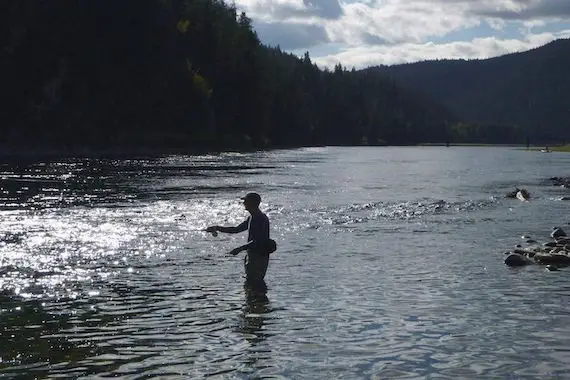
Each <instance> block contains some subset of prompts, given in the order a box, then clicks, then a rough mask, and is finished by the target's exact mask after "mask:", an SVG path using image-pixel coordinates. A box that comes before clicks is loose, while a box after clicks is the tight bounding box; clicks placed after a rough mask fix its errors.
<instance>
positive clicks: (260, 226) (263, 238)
mask: <svg viewBox="0 0 570 380" xmlns="http://www.w3.org/2000/svg"><path fill="white" fill-rule="evenodd" d="M241 199H242V200H243V205H244V207H245V209H246V210H247V211H248V212H249V214H250V216H249V217H248V218H247V219H246V220H244V221H243V222H242V223H241V224H239V225H238V226H235V227H223V226H210V227H208V228H206V232H210V233H212V234H213V235H214V236H215V235H216V234H217V232H218V231H219V232H224V233H229V234H236V233H239V232H244V231H246V230H247V231H248V237H247V243H246V244H244V245H242V246H239V247H237V248H234V249H232V250H231V251H230V254H231V255H234V256H235V255H237V254H238V253H240V252H241V251H247V255H246V256H245V259H244V267H245V275H246V282H247V283H249V284H250V285H254V286H261V287H265V281H264V278H265V273H266V272H267V266H268V265H269V252H268V251H267V243H268V241H269V238H270V237H269V218H268V217H267V215H265V214H264V213H263V212H262V211H261V210H260V209H259V204H260V203H261V196H260V195H259V194H257V193H248V194H247V195H246V196H245V197H243V198H241Z"/></svg>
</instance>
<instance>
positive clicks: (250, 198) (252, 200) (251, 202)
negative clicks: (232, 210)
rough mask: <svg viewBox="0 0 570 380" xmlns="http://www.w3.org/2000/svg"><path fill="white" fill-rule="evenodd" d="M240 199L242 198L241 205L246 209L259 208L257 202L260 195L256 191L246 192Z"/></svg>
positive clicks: (259, 200) (259, 201) (258, 202)
mask: <svg viewBox="0 0 570 380" xmlns="http://www.w3.org/2000/svg"><path fill="white" fill-rule="evenodd" d="M241 199H242V200H243V205H244V206H245V209H246V210H247V211H251V210H255V209H257V208H259V204H260V203H261V196H260V195H259V194H257V193H247V194H246V195H245V197H242V198H241Z"/></svg>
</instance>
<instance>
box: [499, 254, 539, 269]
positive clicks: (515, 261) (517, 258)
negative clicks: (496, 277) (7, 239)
mask: <svg viewBox="0 0 570 380" xmlns="http://www.w3.org/2000/svg"><path fill="white" fill-rule="evenodd" d="M505 264H506V265H507V266H509V267H522V266H525V265H531V264H533V262H532V260H530V259H528V258H526V257H524V256H523V255H519V254H518V253H511V254H510V255H508V256H507V258H506V259H505Z"/></svg>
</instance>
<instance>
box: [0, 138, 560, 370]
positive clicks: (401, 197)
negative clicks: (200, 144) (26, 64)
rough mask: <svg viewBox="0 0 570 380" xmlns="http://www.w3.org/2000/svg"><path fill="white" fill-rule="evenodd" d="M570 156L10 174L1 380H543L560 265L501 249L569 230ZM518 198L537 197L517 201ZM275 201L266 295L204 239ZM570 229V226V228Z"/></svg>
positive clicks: (357, 152)
mask: <svg viewBox="0 0 570 380" xmlns="http://www.w3.org/2000/svg"><path fill="white" fill-rule="evenodd" d="M569 161H570V157H569V156H567V155H558V154H556V153H552V154H550V155H532V154H531V152H526V151H517V150H508V149H498V148H462V149H459V148H458V149H455V148H448V149H440V148H435V147H434V148H374V149H373V148H313V149H299V150H284V151H276V152H256V153H248V154H243V153H226V154H219V155H204V156H193V157H187V156H166V157H141V158H128V159H117V158H114V159H110V158H109V159H104V158H99V159H79V158H71V159H55V158H54V159H49V160H47V159H45V160H43V159H30V160H28V161H21V162H5V163H3V164H2V165H0V177H1V178H2V181H1V189H0V216H1V218H0V326H2V328H1V329H0V341H1V342H2V344H0V377H8V378H12V377H14V378H18V377H24V378H25V377H28V378H30V377H37V378H44V377H69V378H97V377H124V378H143V377H144V378H149V377H161V378H201V377H208V376H212V377H216V378H236V377H237V378H261V377H282V378H329V377H332V378H379V379H384V378H426V377H434V378H450V379H451V378H453V379H456V378H487V377H491V378H524V377H526V378H544V377H547V376H551V377H556V376H558V377H564V376H565V374H566V373H568V372H569V371H570V365H569V364H568V363H570V352H569V350H568V349H567V347H568V346H569V345H570V329H569V328H568V327H567V326H570V316H569V313H568V310H567V305H568V299H569V297H570V287H568V286H567V285H566V280H567V279H566V277H567V276H566V275H567V271H565V270H561V271H558V272H545V271H544V270H543V268H539V267H527V268H517V269H515V270H513V269H510V268H506V267H505V266H504V265H503V262H502V260H503V254H502V252H503V251H505V250H507V249H509V248H511V247H512V246H514V245H515V244H518V243H521V238H520V237H521V236H523V235H531V236H532V237H533V238H536V239H538V240H539V241H540V240H546V237H547V234H548V233H549V231H550V228H551V227H552V226H553V225H562V224H564V223H568V222H570V220H568V219H567V215H568V210H567V207H568V206H567V205H568V204H567V203H564V202H560V201H557V199H560V197H561V196H562V195H564V193H563V192H564V191H566V190H565V189H561V188H553V187H549V186H548V185H547V182H546V181H545V178H549V177H552V176H560V175H567V173H565V172H564V171H565V170H566V168H567V167H568V164H569V163H570V162H569ZM515 186H519V187H520V186H524V187H525V188H527V189H529V191H531V194H532V195H533V199H532V201H531V202H525V203H522V202H517V201H516V200H514V201H513V200H510V199H505V198H504V194H505V193H506V192H507V191H510V190H512V188H514V187H515ZM247 191H258V192H260V193H261V194H262V196H263V204H262V208H263V209H264V210H265V211H266V212H267V214H268V216H269V217H270V219H271V222H272V237H273V238H275V239H276V240H277V242H278V246H279V249H278V251H277V252H275V253H274V254H272V256H271V260H270V265H269V270H268V275H267V277H266V280H267V284H265V286H262V287H261V288H260V287H251V286H248V285H247V284H245V283H244V282H243V281H244V280H243V266H242V262H241V261H242V260H241V259H240V258H239V257H233V256H228V255H225V252H227V251H229V250H230V249H231V248H233V247H235V246H237V245H241V244H243V242H244V239H245V236H243V234H239V235H235V236H234V235H223V236H222V235H220V236H218V237H217V238H214V237H212V236H211V235H209V234H206V233H204V232H203V231H202V229H203V228H204V227H205V226H207V225H211V224H214V223H215V224H218V223H219V224H227V225H235V224H237V223H239V222H241V221H242V220H243V219H245V217H246V216H247V213H246V212H244V210H243V206H242V204H241V202H240V200H239V197H240V196H241V195H243V193H244V192H247ZM569 229H570V227H569Z"/></svg>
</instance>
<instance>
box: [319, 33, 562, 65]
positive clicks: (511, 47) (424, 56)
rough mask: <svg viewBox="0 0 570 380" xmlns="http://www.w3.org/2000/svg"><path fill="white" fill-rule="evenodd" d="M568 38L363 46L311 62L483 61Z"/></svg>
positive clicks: (548, 36) (539, 36) (543, 36)
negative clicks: (557, 39)
mask: <svg viewBox="0 0 570 380" xmlns="http://www.w3.org/2000/svg"><path fill="white" fill-rule="evenodd" d="M566 37H570V30H566V31H562V32H560V33H558V34H556V35H553V34H551V33H542V34H535V35H529V36H527V37H526V38H525V39H522V40H518V39H505V40H501V39H497V38H495V37H487V38H475V39H473V40H472V41H457V42H450V43H443V44H434V43H432V42H427V43H423V44H413V43H407V44H403V45H398V46H362V47H354V48H347V49H346V50H344V51H341V52H339V53H335V54H331V55H327V56H324V57H318V58H313V61H314V62H315V63H316V64H317V65H319V66H321V67H323V68H324V67H328V68H332V67H333V66H334V65H336V64H337V63H341V64H342V65H343V66H345V67H347V68H349V69H350V68H352V67H355V68H357V69H358V68H364V67H368V66H375V65H381V64H382V65H393V64H399V63H405V62H417V61H422V60H435V59H485V58H490V57H495V56H498V55H503V54H508V53H515V52H519V51H525V50H529V49H532V48H535V47H538V46H541V45H544V44H546V43H548V42H551V41H553V40H555V39H556V38H566Z"/></svg>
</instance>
